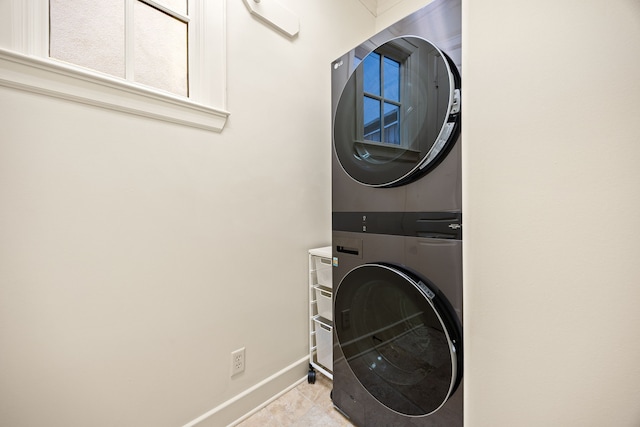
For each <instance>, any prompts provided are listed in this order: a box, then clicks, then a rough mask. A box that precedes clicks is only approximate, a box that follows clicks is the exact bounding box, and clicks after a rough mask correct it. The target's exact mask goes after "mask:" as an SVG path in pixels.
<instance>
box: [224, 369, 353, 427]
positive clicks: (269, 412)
mask: <svg viewBox="0 0 640 427" xmlns="http://www.w3.org/2000/svg"><path fill="white" fill-rule="evenodd" d="M331 388H332V383H331V380H329V379H328V378H327V377H325V376H324V375H322V374H321V373H319V372H318V373H317V375H316V382H315V384H309V383H308V382H307V381H306V380H305V381H304V382H302V383H300V384H299V385H298V386H296V387H295V388H293V389H291V390H289V391H288V392H287V393H285V394H284V395H282V396H280V397H279V398H278V399H276V400H275V401H273V402H272V403H270V404H269V405H267V406H266V407H264V408H262V409H261V410H260V411H258V412H256V413H255V414H253V415H252V416H251V417H249V418H247V419H246V420H244V421H242V422H241V423H239V424H237V425H236V427H298V426H300V427H352V426H353V424H351V423H350V422H349V421H348V420H347V419H346V418H345V417H344V416H343V415H342V414H340V412H338V411H336V410H335V409H334V408H333V404H332V403H331V397H330V393H331Z"/></svg>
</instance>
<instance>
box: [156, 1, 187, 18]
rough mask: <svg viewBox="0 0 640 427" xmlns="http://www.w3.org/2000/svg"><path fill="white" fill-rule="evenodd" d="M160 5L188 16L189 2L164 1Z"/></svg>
mask: <svg viewBox="0 0 640 427" xmlns="http://www.w3.org/2000/svg"><path fill="white" fill-rule="evenodd" d="M160 3H162V4H164V5H165V6H167V7H168V8H169V9H171V10H175V11H176V12H180V13H182V14H183V15H186V14H187V0H162V1H161V2H160Z"/></svg>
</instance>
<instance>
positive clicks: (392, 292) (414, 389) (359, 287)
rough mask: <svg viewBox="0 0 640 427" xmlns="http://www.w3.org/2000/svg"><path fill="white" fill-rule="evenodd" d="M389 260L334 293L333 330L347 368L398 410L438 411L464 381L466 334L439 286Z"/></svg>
mask: <svg viewBox="0 0 640 427" xmlns="http://www.w3.org/2000/svg"><path fill="white" fill-rule="evenodd" d="M425 282H426V281H424V280H420V279H419V278H417V277H415V276H412V275H410V274H409V273H407V272H405V271H402V270H400V269H399V268H398V267H394V266H389V265H383V264H365V265H362V266H360V267H357V268H355V269H353V270H351V271H350V272H349V273H348V274H347V275H346V276H345V277H344V279H343V280H342V281H341V283H340V285H339V287H338V289H337V290H336V295H335V311H334V313H335V314H334V327H335V330H336V335H337V338H338V343H339V345H340V349H341V350H342V352H343V354H344V357H345V359H346V361H347V364H348V366H349V368H350V369H351V370H352V371H353V373H354V375H355V376H356V378H357V379H358V381H359V382H360V383H361V384H362V386H363V387H364V388H365V389H366V390H367V391H368V392H369V393H370V394H371V395H372V396H373V397H374V398H375V399H376V400H378V401H379V402H380V403H382V404H383V405H385V406H386V407H388V408H389V409H392V410H394V411H396V412H398V413H401V414H404V415H411V416H423V415H428V414H431V413H433V412H435V411H437V410H438V409H439V408H440V407H441V406H442V405H444V403H445V402H446V401H447V399H448V398H449V396H451V394H453V392H454V391H455V389H456V387H457V386H458V384H459V382H460V379H461V378H462V372H461V370H462V331H461V328H460V324H459V321H457V320H456V319H457V318H456V315H455V312H454V311H453V308H452V307H451V305H450V304H449V303H448V301H446V299H444V297H442V296H440V295H439V292H434V291H433V290H432V289H435V288H434V287H433V285H430V284H429V285H428V284H427V283H425Z"/></svg>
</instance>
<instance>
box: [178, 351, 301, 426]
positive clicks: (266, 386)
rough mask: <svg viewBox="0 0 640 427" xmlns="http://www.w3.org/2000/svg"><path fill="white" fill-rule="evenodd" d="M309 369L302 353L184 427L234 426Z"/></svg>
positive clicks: (280, 393)
mask: <svg viewBox="0 0 640 427" xmlns="http://www.w3.org/2000/svg"><path fill="white" fill-rule="evenodd" d="M308 371H309V356H305V357H303V358H302V359H300V360H297V361H295V362H293V363H292V364H291V365H289V366H287V367H285V368H284V369H282V370H280V371H278V372H276V373H275V374H273V375H271V376H270V377H268V378H265V379H264V380H262V381H260V382H259V383H258V384H256V385H254V386H253V387H251V388H249V389H247V390H245V391H243V392H242V393H240V394H238V395H236V396H234V397H232V398H231V399H229V400H227V401H226V402H224V403H222V404H220V405H218V406H216V407H215V408H213V409H211V410H210V411H208V412H206V413H205V414H202V415H201V416H199V417H198V418H196V419H194V420H193V421H190V422H188V423H187V424H185V425H184V426H183V427H219V426H228V427H231V426H234V425H236V424H238V423H239V422H241V421H243V420H245V419H246V418H248V417H250V416H251V415H253V414H254V413H256V412H258V411H259V410H260V409H262V408H263V407H265V406H266V405H268V404H269V403H271V402H272V401H274V400H275V399H277V398H278V397H280V396H282V395H283V394H284V393H286V392H287V391H289V390H291V389H292V388H293V387H295V386H296V385H298V384H300V383H301V382H302V381H304V380H306V378H307V372H308Z"/></svg>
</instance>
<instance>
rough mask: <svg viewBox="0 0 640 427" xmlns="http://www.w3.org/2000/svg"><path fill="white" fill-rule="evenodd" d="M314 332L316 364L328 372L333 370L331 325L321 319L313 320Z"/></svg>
mask: <svg viewBox="0 0 640 427" xmlns="http://www.w3.org/2000/svg"><path fill="white" fill-rule="evenodd" d="M313 323H314V325H315V332H316V346H317V349H316V352H317V357H318V363H320V364H321V365H323V366H325V367H326V368H327V369H329V370H333V345H332V342H333V340H332V333H333V325H332V324H330V323H328V322H327V321H325V320H324V319H322V318H319V317H316V318H315V319H313Z"/></svg>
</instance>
